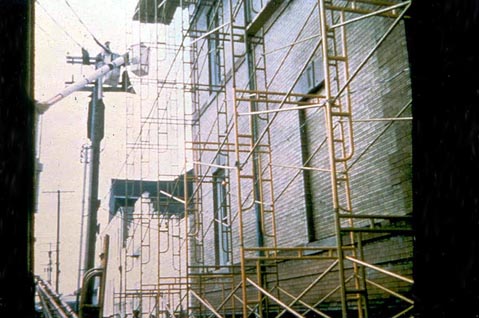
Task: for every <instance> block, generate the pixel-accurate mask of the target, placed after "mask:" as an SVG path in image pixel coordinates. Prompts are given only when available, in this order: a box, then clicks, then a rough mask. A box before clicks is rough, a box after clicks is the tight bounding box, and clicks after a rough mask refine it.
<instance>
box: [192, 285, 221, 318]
mask: <svg viewBox="0 0 479 318" xmlns="http://www.w3.org/2000/svg"><path fill="white" fill-rule="evenodd" d="M190 293H191V294H192V295H193V296H195V298H196V299H198V301H199V302H200V303H202V304H203V305H204V306H205V307H206V308H208V309H209V310H210V311H211V312H212V313H213V314H214V315H215V316H216V317H217V318H223V316H221V315H220V314H219V313H218V312H217V311H216V310H215V308H214V307H213V306H212V305H211V304H210V303H209V302H207V301H206V300H205V299H203V298H201V297H200V296H199V295H198V294H197V293H195V292H194V291H193V290H192V289H190Z"/></svg>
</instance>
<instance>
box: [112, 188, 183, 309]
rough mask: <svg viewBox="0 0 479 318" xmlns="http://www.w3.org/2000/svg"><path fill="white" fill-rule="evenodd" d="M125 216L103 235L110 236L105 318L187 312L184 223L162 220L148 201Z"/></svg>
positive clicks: (116, 218)
mask: <svg viewBox="0 0 479 318" xmlns="http://www.w3.org/2000/svg"><path fill="white" fill-rule="evenodd" d="M121 210H122V209H120V212H119V213H117V214H116V215H115V216H114V218H113V219H112V220H111V221H110V223H109V224H108V227H107V229H106V230H105V232H104V233H105V235H109V236H110V249H109V259H108V268H107V274H106V275H107V276H106V287H105V295H106V297H105V307H104V315H105V316H106V317H108V316H110V315H114V314H129V315H131V314H132V313H133V311H134V310H139V311H140V313H142V314H143V315H145V316H148V315H150V314H153V315H155V316H157V317H158V316H159V315H160V314H165V313H166V312H167V311H170V312H180V311H181V310H182V309H183V307H185V304H182V303H181V299H182V297H183V296H184V290H185V283H184V281H183V278H184V277H185V276H186V250H181V242H182V238H183V236H184V233H185V222H184V219H179V218H178V217H176V216H174V215H173V216H163V215H159V214H158V213H157V211H155V210H154V209H153V204H152V203H151V199H150V198H148V197H144V196H143V197H141V198H139V199H138V200H137V202H136V203H135V207H134V210H133V213H132V214H130V215H129V216H126V215H125V214H123V213H122V212H121ZM125 220H126V221H127V226H126V227H125ZM125 230H126V231H127V233H126V235H125V234H124V231H125Z"/></svg>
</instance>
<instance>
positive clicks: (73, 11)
mask: <svg viewBox="0 0 479 318" xmlns="http://www.w3.org/2000/svg"><path fill="white" fill-rule="evenodd" d="M37 1H38V0H37ZM65 3H66V5H67V6H68V7H69V8H70V10H71V11H72V13H73V14H74V15H75V17H77V19H78V21H79V22H80V24H81V25H83V27H84V28H85V30H87V32H88V33H89V34H90V35H91V37H92V38H93V40H94V41H95V42H96V44H98V45H99V46H100V47H101V48H102V49H104V50H105V51H106V52H109V53H111V51H110V49H108V48H107V47H106V46H105V45H103V44H102V43H101V42H100V41H99V40H98V39H97V37H96V36H95V35H94V34H93V32H92V31H91V30H90V28H88V26H87V25H86V24H85V22H83V20H82V19H81V18H80V16H79V15H78V14H77V13H76V11H75V10H74V9H73V7H72V6H71V5H70V3H69V2H68V0H65Z"/></svg>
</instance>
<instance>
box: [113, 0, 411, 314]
mask: <svg viewBox="0 0 479 318" xmlns="http://www.w3.org/2000/svg"><path fill="white" fill-rule="evenodd" d="M140 3H147V4H148V3H149V5H151V8H155V9H151V8H150V9H149V8H148V7H145V6H139V8H140V10H150V11H151V12H155V14H154V15H151V14H150V15H149V19H150V20H149V23H152V25H149V26H148V27H151V28H152V30H154V31H152V32H153V33H154V34H155V38H154V41H152V42H154V43H153V44H155V45H157V46H158V47H157V52H163V53H164V54H165V56H164V58H161V59H160V55H161V54H163V53H161V54H160V53H157V55H158V56H157V57H156V60H155V61H156V66H155V67H154V68H155V70H156V75H155V78H153V79H148V80H147V81H148V84H153V86H154V87H155V88H154V89H153V91H151V88H148V91H147V92H142V91H140V100H139V101H134V100H133V99H132V97H127V98H129V99H130V100H129V101H127V121H126V122H127V127H126V131H127V132H126V134H127V140H128V145H129V146H128V147H130V150H131V151H127V158H126V161H127V168H128V169H129V171H137V172H138V176H135V178H136V179H139V180H145V179H146V177H147V175H148V176H149V177H150V174H149V172H150V171H148V173H147V172H146V170H148V169H151V166H152V163H153V166H156V170H155V169H154V170H155V171H154V177H155V178H156V180H162V179H165V178H167V179H168V178H170V179H171V178H172V179H175V178H176V179H175V180H177V181H178V183H177V184H178V186H182V187H184V190H183V191H182V193H181V194H182V195H181V196H178V195H175V194H174V192H167V191H166V192H165V191H163V190H161V189H160V186H158V191H157V197H156V199H155V198H153V199H152V200H149V201H148V200H146V201H145V202H148V203H147V204H148V207H141V208H140V207H137V208H135V209H134V211H133V212H132V216H131V218H132V219H131V220H132V221H131V224H133V225H134V227H135V230H134V231H133V230H132V231H130V232H129V233H130V237H129V238H128V239H127V242H130V243H129V244H131V246H129V247H127V248H126V251H127V252H126V254H125V255H124V257H125V258H124V260H123V261H124V268H125V273H124V276H123V278H122V279H123V282H122V284H123V285H122V286H123V287H122V290H121V291H120V292H119V293H117V296H116V297H117V299H118V300H117V302H118V303H119V304H121V305H120V307H121V306H123V307H125V306H126V303H128V302H130V303H131V304H133V299H137V300H135V301H137V303H135V304H134V305H131V306H132V307H131V308H129V309H128V310H126V311H122V312H127V311H128V312H132V311H133V310H134V309H136V308H140V311H141V314H143V315H148V314H149V315H154V316H155V317H173V316H175V317H178V318H179V317H183V316H195V317H213V316H215V317H217V318H223V317H236V316H238V317H250V316H251V317H253V316H256V317H273V316H274V317H278V318H279V317H281V316H296V317H306V316H315V315H318V316H321V317H336V316H341V317H369V316H371V317H375V316H378V312H377V310H387V312H382V313H381V314H382V316H391V317H402V316H407V315H409V314H410V313H411V312H412V309H413V308H414V302H413V300H412V298H411V285H412V283H413V281H412V279H411V276H412V275H411V258H412V237H411V235H412V230H411V224H410V217H411V216H410V213H411V207H410V201H411V195H410V187H411V186H410V176H408V175H407V173H402V174H401V173H400V172H398V171H400V168H401V167H403V166H404V165H407V164H408V163H407V162H408V160H409V162H410V148H408V147H410V145H408V144H407V140H408V138H409V137H408V134H407V133H404V131H408V129H409V135H410V120H411V117H409V114H410V106H411V102H410V100H408V96H409V95H410V93H409V87H408V72H407V54H406V57H404V56H403V55H401V54H400V53H397V52H395V53H397V54H398V55H399V56H400V57H399V58H396V57H395V56H396V55H395V54H393V55H392V56H389V55H387V54H386V50H384V47H385V46H388V45H391V44H392V43H396V42H397V41H398V39H400V40H401V41H403V37H404V35H402V38H401V34H402V33H401V32H402V31H401V30H402V29H401V28H402V24H401V23H402V19H403V18H404V17H405V14H406V12H407V9H408V8H409V6H410V4H411V1H389V0H388V1H386V0H355V1H352V0H351V1H346V0H317V1H304V2H303V1H299V2H298V1H296V2H295V1H274V0H271V1H266V0H257V1H253V0H223V1H209V0H196V1H181V0H179V1H172V2H171V4H170V5H172V6H174V5H176V6H177V7H178V9H177V11H176V14H175V15H174V18H173V20H172V21H173V24H170V25H164V24H161V23H155V22H160V20H161V21H164V20H165V19H166V18H165V17H161V16H160V15H159V13H158V12H160V13H161V12H162V11H161V10H160V9H158V10H157V9H156V8H162V6H163V7H164V9H165V10H166V5H165V1H159V0H158V1H140ZM289 10H290V11H289ZM289 12H294V13H296V14H297V15H296V16H293V18H294V27H292V28H291V29H288V30H282V29H281V28H287V27H288V23H293V22H287V21H286V22H284V23H282V22H281V21H282V20H287V17H291V16H290V15H288V14H289ZM299 12H300V13H301V16H298V14H299ZM165 14H166V13H165ZM139 16H141V12H140V13H139ZM175 21H177V22H178V23H176V24H175ZM140 25H141V23H140ZM175 28H176V29H175ZM280 33H281V34H282V35H284V36H283V38H281V40H278V39H276V38H275V36H276V35H278V34H280ZM360 39H361V40H360ZM282 40H287V41H285V42H282ZM357 43H360V44H357ZM150 44H151V43H150ZM403 49H404V47H403ZM381 50H383V51H381ZM401 58H402V60H401ZM372 59H375V60H376V62H375V64H374V65H372V64H373V63H372V62H371V60H372ZM396 59H397V61H396ZM393 60H394V61H396V62H395V63H396V64H398V65H399V66H394V67H391V68H387V72H386V71H385V70H386V67H385V66H384V65H386V64H387V63H388V62H391V61H393ZM391 63H392V62H391ZM159 65H161V67H160V66H159ZM374 68H377V69H380V68H382V69H381V70H382V71H381V72H382V73H380V72H379V71H376V70H375V69H374ZM371 70H373V71H374V72H376V73H378V72H379V73H378V74H379V76H377V77H378V78H377V79H375V78H372V76H368V75H367V74H369V72H371ZM140 81H142V79H141V80H140ZM145 87H151V85H149V86H148V85H145ZM381 89H384V90H391V91H393V94H392V95H391V96H392V97H387V98H390V100H386V97H382V96H389V95H387V92H385V93H378V92H379V91H380V90H381ZM143 94H146V95H154V104H153V107H151V108H147V109H146V110H145V109H143V106H142V105H144V104H145V103H147V98H146V97H145V98H143V96H144V95H143ZM394 94H396V95H400V96H399V97H395V96H396V95H394ZM393 97H394V98H393ZM381 99H384V100H381ZM368 103H369V104H371V105H372V106H369V104H368ZM386 104H387V107H386V106H384V105H386ZM383 108H384V109H386V108H387V109H386V110H384V111H383ZM138 114H142V115H141V116H140V117H141V123H142V124H141V129H140V130H139V132H138V133H137V134H135V133H133V132H132V130H133V128H132V127H131V125H132V123H133V122H134V119H133V116H136V115H138ZM128 116H130V117H128ZM395 127H400V128H398V129H396V130H395ZM388 134H396V135H397V138H396V137H394V136H393V137H391V138H386V137H385V136H387V135H388ZM131 136H134V138H133V139H132V138H131ZM385 140H387V143H386V141H385ZM409 140H410V139H409ZM178 145H183V146H178ZM176 147H183V148H182V149H181V150H179V149H178V148H176ZM375 149H376V150H375ZM377 149H379V150H377ZM393 149H400V150H398V152H396V153H393ZM132 153H135V155H132ZM165 154H166V156H169V157H170V158H169V161H168V162H171V160H173V161H174V162H175V163H176V164H178V166H176V167H175V169H167V168H166V167H164V164H163V162H165ZM289 155H291V156H289ZM380 156H383V157H384V156H389V157H387V158H390V159H384V158H382V159H381V158H379V157H380ZM388 160H389V161H388ZM365 161H367V162H368V164H365V163H364V162H365ZM393 161H394V162H393ZM396 161H397V162H399V161H401V162H399V163H396ZM393 163H394V164H396V166H394V168H387V167H389V165H393ZM386 166H387V167H386ZM358 167H360V168H361V169H360V171H358ZM385 167H386V168H387V169H389V170H387V169H386V168H385ZM170 168H171V167H170ZM381 168H385V169H386V170H387V171H386V172H378V171H377V170H379V169H381ZM393 171H394V174H393V173H392V172H393ZM371 174H372V175H373V177H372V179H371V177H369V176H366V175H371ZM179 176H180V177H179ZM127 177H128V174H127ZM150 178H151V177H150ZM127 179H128V178H127ZM180 179H181V181H182V182H180ZM371 180H373V181H371ZM374 180H375V181H374ZM387 182H390V183H391V186H388V187H387V188H386V187H384V185H385V184H386V183H387ZM408 182H409V186H408V185H407V183H408ZM397 192H399V194H397ZM160 197H163V199H164V200H163V201H162V200H161V199H160ZM165 200H166V201H165ZM143 201H144V200H143V199H139V202H143ZM173 201H174V202H176V203H178V202H180V203H181V204H183V207H184V208H183V210H184V211H183V212H184V214H182V215H181V218H180V219H178V220H177V222H176V221H175V222H176V223H175V222H169V223H168V225H167V226H166V227H165V225H164V222H167V221H166V220H167V218H165V217H164V215H165V214H162V213H160V211H167V210H168V207H167V206H165V207H164V208H163V209H162V208H161V207H160V202H166V204H169V202H173ZM152 202H153V203H152ZM154 202H157V204H156V205H155V204H154ZM145 211H149V212H145ZM173 223H175V224H176V225H172V224H173ZM133 225H132V226H133ZM172 226H173V227H172ZM298 231H299V233H297V232H298ZM152 233H155V234H152ZM135 240H136V241H135ZM155 240H156V241H157V243H156V244H155V247H154V248H153V247H152V246H153V244H152V243H151V242H152V241H155ZM135 242H136V245H135ZM173 242H174V243H173ZM396 243H397V244H398V246H401V248H400V249H399V248H398V251H397V252H394V244H396ZM381 244H383V245H381ZM134 246H137V247H134ZM384 246H388V247H389V248H392V249H393V250H391V251H386V254H387V253H389V254H387V256H384V257H383V256H382V255H383V254H384V253H381V252H379V251H378V250H377V249H378V248H384ZM135 250H139V251H140V253H135ZM167 251H168V252H167ZM162 252H164V253H170V254H169V255H170V257H169V258H168V261H170V258H171V259H172V260H173V261H171V262H172V263H168V264H166V263H165V262H163V261H162ZM153 253H155V255H156V256H155V257H156V258H155V257H150V256H149V255H153ZM379 254H381V255H380V256H378V255H379ZM381 257H383V258H381ZM133 258H137V262H138V265H137V267H134V266H133V265H131V264H132V263H131V262H132V261H133ZM174 260H176V262H177V264H180V263H181V266H177V267H176V271H175V275H166V274H164V272H163V270H164V268H165V266H166V267H168V266H174V265H173V264H174V263H175V261H174ZM128 262H130V263H128ZM148 262H151V263H153V264H154V266H156V278H155V280H154V281H153V282H151V281H145V280H144V275H145V274H144V273H145V271H146V269H147V266H148V265H147V263H148ZM128 264H130V265H128ZM127 268H129V269H130V270H129V271H127ZM133 268H135V269H134V270H138V271H139V272H138V273H139V274H133ZM129 281H130V282H131V283H133V284H131V285H129V283H128V282H129ZM135 284H136V285H135ZM133 307H135V308H133ZM378 308H379V309H378Z"/></svg>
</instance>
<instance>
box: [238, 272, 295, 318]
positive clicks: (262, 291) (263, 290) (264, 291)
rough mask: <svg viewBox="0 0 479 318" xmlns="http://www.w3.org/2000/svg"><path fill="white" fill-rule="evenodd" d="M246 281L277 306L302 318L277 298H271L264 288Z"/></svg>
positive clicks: (249, 280)
mask: <svg viewBox="0 0 479 318" xmlns="http://www.w3.org/2000/svg"><path fill="white" fill-rule="evenodd" d="M246 280H247V281H248V283H250V284H251V285H253V286H254V287H255V288H256V289H258V290H259V291H261V293H263V294H265V295H266V296H268V297H269V298H271V299H272V300H274V301H275V302H276V303H277V304H278V305H280V306H281V307H283V308H285V309H286V310H287V311H289V312H290V313H292V314H293V315H294V316H296V317H298V318H304V317H303V316H302V315H301V314H300V313H298V312H297V311H296V310H294V309H293V308H291V307H289V306H288V305H286V304H285V303H283V302H282V301H281V300H279V299H278V298H276V297H275V296H273V295H272V294H271V293H269V292H268V291H267V290H265V289H264V288H262V287H260V286H259V285H258V284H256V283H255V282H254V281H252V280H251V279H249V278H247V279H246Z"/></svg>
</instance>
